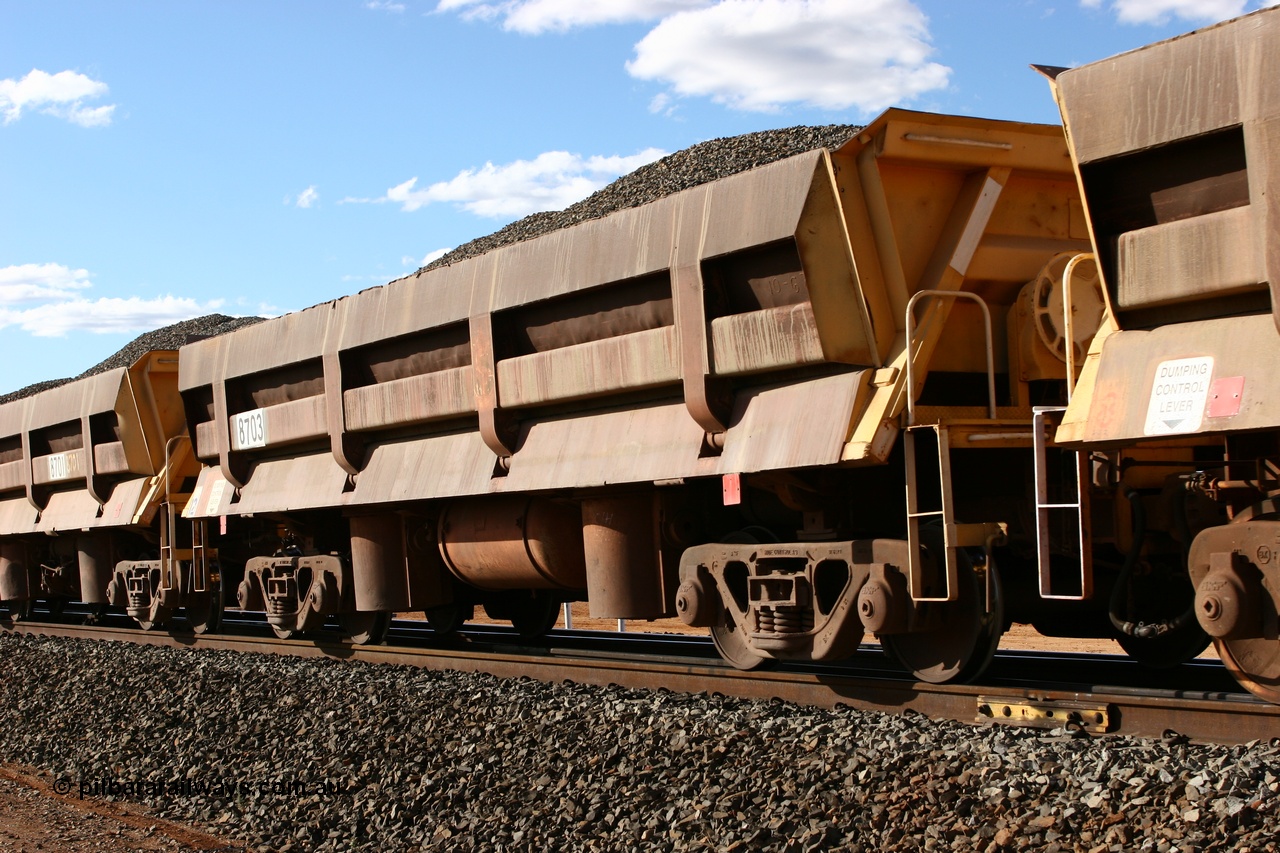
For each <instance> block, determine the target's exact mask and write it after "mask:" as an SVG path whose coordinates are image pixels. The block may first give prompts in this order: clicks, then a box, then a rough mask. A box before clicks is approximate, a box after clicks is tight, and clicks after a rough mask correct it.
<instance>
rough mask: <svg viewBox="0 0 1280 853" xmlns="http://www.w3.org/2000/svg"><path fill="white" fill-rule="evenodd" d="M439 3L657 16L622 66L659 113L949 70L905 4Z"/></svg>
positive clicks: (840, 97) (521, 18) (863, 106)
mask: <svg viewBox="0 0 1280 853" xmlns="http://www.w3.org/2000/svg"><path fill="white" fill-rule="evenodd" d="M1141 1H1142V0H1116V2H1141ZM1179 1H1180V0H1164V2H1179ZM1181 1H1182V2H1187V3H1192V2H1196V0H1181ZM1208 1H1209V2H1220V3H1221V2H1231V0H1208ZM1084 2H1101V0H1084ZM1146 2H1153V0H1146ZM1235 2H1244V0H1235ZM436 11H438V12H456V13H458V14H460V15H462V16H463V17H465V18H475V19H484V20H492V19H498V18H501V19H502V25H503V27H504V28H505V29H508V30H516V31H519V32H523V33H542V32H547V31H564V30H568V29H571V28H574V27H585V26H592V25H599V24H606V23H623V22H629V21H657V22H658V23H657V24H656V25H655V26H654V28H653V29H652V30H651V31H650V32H649V34H648V35H646V36H645V37H644V38H643V39H641V40H640V42H639V43H638V44H636V46H635V51H636V52H635V58H634V59H632V60H631V61H630V62H628V63H627V65H626V67H627V70H628V71H629V72H630V73H631V75H632V76H633V77H637V78H639V79H642V80H651V81H654V82H656V83H659V84H662V85H664V86H666V87H669V92H663V93H661V94H659V95H658V96H657V97H655V98H654V99H653V100H652V101H651V102H650V105H649V108H650V111H651V112H654V113H661V114H666V115H672V114H673V113H674V106H673V101H672V95H680V96H686V97H706V98H711V99H712V100H714V101H716V102H718V103H721V104H725V105H727V106H729V107H731V108H734V109H739V110H749V111H757V112H772V111H775V110H778V109H780V108H782V107H783V106H785V105H787V104H803V105H806V106H813V107H818V108H821V109H827V110H848V109H851V108H857V109H859V110H861V111H863V112H864V113H871V112H876V111H879V110H881V109H884V108H885V107H888V106H891V105H894V104H900V103H903V102H905V101H910V100H911V99H912V98H914V97H915V96H917V95H920V94H922V93H924V92H929V91H933V90H936V89H941V88H943V87H945V86H946V85H947V78H948V76H949V75H950V73H951V69H949V68H947V67H946V66H944V65H941V64H939V63H937V62H932V61H930V60H929V57H930V55H931V54H932V53H933V47H932V46H931V45H930V43H929V28H928V20H927V19H926V18H925V16H924V13H922V12H921V11H920V9H919V8H918V7H917V6H916V5H915V3H914V2H912V0H612V2H603V0H499V1H498V2H494V0H439V3H438V4H437V6H436Z"/></svg>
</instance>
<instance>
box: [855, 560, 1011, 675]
mask: <svg viewBox="0 0 1280 853" xmlns="http://www.w3.org/2000/svg"><path fill="white" fill-rule="evenodd" d="M926 547H927V548H928V547H930V546H928V545H927V546H926ZM932 547H933V548H934V549H936V550H935V553H941V547H942V546H941V540H940V539H939V541H938V542H937V543H935V544H934V545H933V546H932ZM958 556H959V557H960V565H959V569H960V571H959V581H960V589H959V598H958V599H957V600H956V601H950V602H932V603H927V604H925V605H922V606H923V607H927V608H930V609H931V612H927V613H926V616H925V618H926V619H929V620H933V623H932V627H931V628H929V629H928V630H925V631H916V632H913V633H909V634H886V635H885V636H883V637H881V638H880V644H881V646H883V647H884V650H885V652H886V653H887V654H888V655H889V657H891V658H892V659H894V660H895V661H896V662H897V663H898V664H900V665H901V666H902V667H903V668H905V669H906V670H908V671H909V672H910V673H911V674H912V675H914V676H915V677H916V678H918V679H920V680H921V681H925V682H928V683H930V684H946V683H950V682H965V681H972V680H973V679H975V678H977V677H978V676H980V675H982V673H983V672H985V671H986V669H987V667H988V666H989V665H990V664H991V660H992V658H994V657H995V654H996V649H997V648H998V647H999V645H1000V636H1001V635H1002V634H1003V633H1004V592H1003V589H1002V587H1001V584H1000V576H999V574H998V573H997V572H996V571H995V567H994V566H992V567H991V568H990V569H988V571H990V572H991V578H990V582H991V607H990V609H989V610H988V609H987V607H986V599H987V590H986V588H985V583H984V578H983V576H982V575H980V574H979V573H978V572H977V571H976V570H975V569H974V568H973V565H972V563H970V562H969V560H968V558H967V557H966V556H965V555H964V552H963V551H961V552H959V554H958ZM939 559H941V558H939Z"/></svg>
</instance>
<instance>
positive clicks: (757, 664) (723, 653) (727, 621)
mask: <svg viewBox="0 0 1280 853" xmlns="http://www.w3.org/2000/svg"><path fill="white" fill-rule="evenodd" d="M723 623H724V624H721V625H713V626H712V627H711V642H713V643H715V646H716V651H717V652H719V653H720V657H722V658H724V659H725V661H726V662H727V663H728V664H729V665H730V666H732V667H733V668H734V669H741V670H743V671H750V670H753V669H762V668H764V667H765V666H769V665H772V664H773V663H774V660H773V658H770V657H765V656H764V655H762V654H760V653H758V652H756V651H754V650H752V648H751V646H750V645H748V643H747V638H746V636H745V635H744V634H743V630H742V626H741V625H739V624H738V623H737V622H736V621H734V618H733V616H732V615H730V614H728V613H726V614H725V617H724V620H723Z"/></svg>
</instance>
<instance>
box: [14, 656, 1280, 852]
mask: <svg viewBox="0 0 1280 853" xmlns="http://www.w3.org/2000/svg"><path fill="white" fill-rule="evenodd" d="M0 747H3V750H4V755H5V756H6V759H7V760H8V761H12V762H16V763H20V764H24V765H31V766H34V767H37V768H40V769H41V770H42V771H45V772H47V773H49V774H50V775H51V776H52V777H53V778H54V779H55V780H63V781H64V787H69V789H70V790H71V791H72V792H77V791H84V796H86V797H96V798H101V799H112V798H115V799H126V800H130V801H132V802H136V803H141V804H143V805H145V806H146V807H147V808H150V809H153V810H154V811H155V813H157V814H158V815H160V816H162V817H165V818H168V819H170V820H180V821H187V822H194V823H196V824H202V825H205V826H208V827H210V828H212V830H213V831H215V832H216V833H217V834H218V835H219V836H221V837H225V838H233V839H239V840H244V841H247V842H248V843H249V844H250V845H251V846H252V847H253V848H254V849H257V850H262V851H268V850H270V851H303V850H307V851H311V850H315V851H337V850H370V851H372V850H386V851H399V850H418V849H432V850H437V849H438V850H549V849H571V850H602V851H604V850H609V851H613V850H624V849H645V850H672V851H674V850H743V851H746V850H778V851H784V850H787V851H789V850H827V849H846V850H860V851H872V850H919V849H925V850H929V849H936V850H974V851H1000V850H1018V849H1035V850H1081V851H1093V853H1101V851H1121V850H1134V849H1150V850H1157V851H1172V850H1215V849H1216V850H1226V849H1233V850H1241V849H1253V850H1274V849H1275V843H1274V841H1273V839H1274V838H1276V837H1277V833H1278V832H1280V818H1277V802H1278V796H1277V791H1278V790H1280V749H1277V747H1276V746H1273V745H1268V744H1249V745H1244V746H1231V747H1227V746H1210V745H1197V744H1189V743H1186V742H1184V741H1181V740H1179V739H1176V738H1170V739H1168V740H1166V741H1158V740H1154V741H1153V740H1139V739H1131V738H1123V737H1108V738H1100V739H1089V738H1084V737H1073V736H1071V735H1069V734H1067V733H1065V732H1062V731H1056V732H1044V731H1035V730H1023V729H1010V728H976V727H972V726H966V725H962V724H958V723H945V722H932V721H929V720H926V719H924V718H922V717H920V716H915V715H907V716H889V715H884V714H879V713H868V712H856V711H853V710H849V709H836V710H832V711H826V710H814V709H807V708H800V707H797V706H794V705H790V704H786V703H782V702H758V701H747V700H740V699H731V698H725V697H721V696H710V697H709V696H687V695H680V694H673V693H668V692H665V691H642V690H624V689H618V688H597V687H588V686H580V685H570V684H555V685H550V684H542V683H539V682H535V681H531V680H500V679H497V678H494V677H491V676H488V675H476V674H465V673H457V672H434V671H429V670H422V669H413V668H407V667H399V666H390V665H370V664H360V663H352V662H339V661H328V660H315V659H302V658H290V657H277V656H265V655H246V654H237V653H232V652H217V651H196V650H177V649H168V648H160V647H151V646H135V645H131V644H127V643H95V642H88V641H77V640H68V639H54V638H42V637H31V636H17V635H6V636H3V637H0Z"/></svg>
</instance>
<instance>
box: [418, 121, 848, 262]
mask: <svg viewBox="0 0 1280 853" xmlns="http://www.w3.org/2000/svg"><path fill="white" fill-rule="evenodd" d="M860 130H862V128H861V127H860V126H857V125H851V124H829V125H822V126H818V127H809V126H803V125H802V126H798V127H788V128H783V129H781V130H765V131H760V132H758V133H747V134H743V135H742V136H730V137H725V138H722V139H712V140H709V141H707V142H700V143H698V144H697V145H693V146H690V147H689V148H685V149H684V150H682V151H677V152H676V153H674V154H668V155H667V156H666V157H663V158H662V159H661V160H655V161H654V162H652V163H649V164H648V165H645V166H641V167H640V168H639V169H636V170H635V171H634V172H630V173H629V174H626V175H623V176H622V177H621V178H618V179H617V180H616V181H614V182H613V183H611V184H609V185H608V186H606V187H604V188H603V189H601V190H598V191H597V192H595V193H593V194H591V195H589V196H587V197H586V198H584V199H583V200H582V201H580V202H577V203H576V204H571V205H569V206H568V207H566V208H565V209H564V210H557V211H549V212H544V213H535V214H532V215H530V216H526V217H525V218H524V219H521V220H519V221H518V222H513V223H511V224H510V225H508V226H506V227H504V228H501V229H499V230H498V231H495V232H494V233H492V234H489V235H488V236H485V237H480V238H479V239H476V240H472V241H471V242H470V243H464V244H463V245H461V246H459V247H458V248H456V249H454V250H453V251H451V252H449V253H448V254H447V255H445V256H443V257H441V258H439V259H437V260H435V261H432V262H431V263H429V264H427V265H426V266H425V267H423V268H422V269H424V270H429V269H435V268H436V267H440V266H448V265H449V264H456V263H457V262H458V261H463V260H466V259H467V258H474V257H476V256H477V255H483V254H484V253H485V252H489V251H492V250H494V249H497V248H499V247H501V246H507V245H510V244H512V243H519V242H521V241H523V240H530V239H532V238H534V237H541V236H542V235H543V234H549V233H551V232H552V231H558V230H560V229H561V228H568V227H569V226H570V225H577V224H578V223H580V222H587V221H589V220H592V219H600V218H602V217H604V216H608V215H609V214H610V213H615V212H617V211H619V210H626V209H628V208H632V207H639V206H640V205H642V204H648V203H649V202H651V201H657V200H658V199H660V198H664V197H666V196H669V195H672V194H674V193H678V192H680V191H681V190H687V189H689V188H690V187H696V186H699V185H700V184H707V183H710V182H711V181H715V180H719V179H720V178H725V177H728V176H729V175H734V174H737V173H738V172H745V171H747V170H748V169H754V168H756V167H757V166H764V165H766V164H768V163H773V162H775V161H777V160H783V159H785V158H787V157H793V156H795V155H796V154H803V153H804V152H806V151H812V150H814V149H815V148H839V147H840V146H841V145H843V144H844V143H846V142H848V141H849V140H850V139H852V138H853V136H854V134H856V133H857V132H858V131H860Z"/></svg>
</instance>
